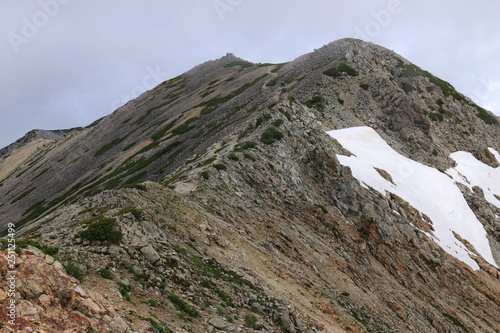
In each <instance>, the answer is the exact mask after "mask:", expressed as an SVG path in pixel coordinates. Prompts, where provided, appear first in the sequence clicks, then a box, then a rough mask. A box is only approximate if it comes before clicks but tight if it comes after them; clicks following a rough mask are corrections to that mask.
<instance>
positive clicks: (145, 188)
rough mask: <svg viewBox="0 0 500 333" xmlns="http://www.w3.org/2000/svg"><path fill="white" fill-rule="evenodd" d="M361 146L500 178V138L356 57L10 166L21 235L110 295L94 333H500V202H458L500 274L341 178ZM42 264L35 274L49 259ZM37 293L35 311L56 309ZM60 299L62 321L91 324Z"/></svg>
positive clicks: (223, 74)
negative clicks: (378, 141) (361, 139)
mask: <svg viewBox="0 0 500 333" xmlns="http://www.w3.org/2000/svg"><path fill="white" fill-rule="evenodd" d="M354 126H370V127H371V128H373V129H375V130H376V131H377V133H378V134H379V135H380V136H381V137H382V138H383V139H384V140H385V141H386V142H387V143H389V145H390V146H391V147H392V148H393V149H394V150H395V151H397V152H398V153H399V154H401V155H403V156H406V157H408V158H411V159H412V160H414V161H417V162H419V163H421V164H423V165H427V166H429V167H432V168H435V169H436V170H440V171H441V172H444V171H446V170H449V169H450V168H452V167H454V166H455V161H454V160H453V159H452V158H451V157H450V154H451V153H454V152H457V151H466V152H470V153H472V154H473V156H474V157H475V159H477V160H478V161H479V162H480V163H481V165H485V166H487V167H489V168H491V170H498V169H497V168H498V166H499V162H500V161H499V160H498V156H496V155H495V153H494V152H499V151H500V142H499V136H498V118H496V117H495V116H493V115H491V114H490V113H489V112H487V111H486V110H483V109H482V108H480V107H479V106H477V105H475V104H474V103H473V102H472V101H471V100H470V99H468V98H467V97H465V96H463V95H461V94H460V93H458V92H457V91H455V89H454V88H453V87H452V86H450V85H449V84H448V83H446V82H444V81H442V80H440V79H439V78H436V77H435V76H433V75H432V74H430V73H428V72H426V71H424V70H422V69H420V68H418V67H417V66H415V65H413V64H411V63H409V62H408V61H407V60H405V59H403V58H401V57H400V56H398V55H396V54H395V53H393V52H391V51H389V50H386V49H384V48H382V47H379V46H376V45H373V44H370V43H364V42H361V41H357V40H350V39H347V40H340V41H337V42H334V43H331V44H329V45H326V46H324V47H323V48H321V49H319V50H315V51H314V52H313V53H310V54H307V55H304V56H302V57H300V58H298V59H296V60H294V61H292V62H290V63H286V64H278V65H273V64H252V63H249V62H246V61H244V60H242V59H240V58H236V57H234V56H233V55H231V54H228V55H226V56H225V57H223V58H221V59H219V60H215V61H209V62H207V63H204V64H202V65H199V66H197V67H195V68H194V69H192V70H191V71H189V72H187V73H185V74H183V75H181V76H179V77H177V78H174V79H172V80H170V81H167V82H165V83H163V84H161V85H159V86H158V87H156V88H155V89H153V90H151V91H149V92H146V93H145V94H143V95H142V96H140V97H139V98H137V99H135V100H133V101H131V102H129V103H128V104H127V105H125V106H123V107H122V108H120V109H118V110H117V111H115V112H114V113H113V114H111V115H110V116H108V117H105V118H103V119H102V120H100V121H98V122H96V123H94V124H92V125H91V126H89V127H87V128H83V129H78V130H77V131H75V132H72V133H65V134H64V135H61V137H46V136H35V137H33V138H30V139H28V140H23V141H22V142H19V144H18V145H16V146H15V147H11V148H10V149H9V150H8V152H7V153H2V160H1V161H0V165H1V167H0V170H2V171H1V172H0V181H1V183H0V184H1V186H0V192H1V193H2V196H1V197H0V214H1V216H2V217H3V218H2V221H1V223H2V224H3V227H5V226H6V225H7V223H16V224H17V227H16V237H17V239H18V240H19V245H21V246H26V245H28V244H30V245H31V246H35V247H38V248H40V249H41V250H43V251H45V252H49V253H50V254H52V255H53V256H55V257H56V258H57V259H58V260H59V261H60V262H61V263H62V266H63V267H65V269H66V271H67V272H68V273H70V274H72V275H73V276H76V278H78V280H79V281H76V280H71V283H74V284H80V285H81V286H82V288H83V290H85V292H86V293H87V294H89V295H95V296H94V298H93V300H94V301H95V300H96V299H97V300H98V302H97V304H98V306H97V307H99V309H101V310H99V311H97V312H92V313H90V312H83V315H82V316H84V317H85V318H84V321H82V323H83V324H82V326H80V328H79V329H84V330H87V331H88V332H91V331H92V330H93V331H96V332H101V331H102V332H107V330H109V329H110V328H109V327H110V326H109V325H111V324H112V323H113V322H114V323H117V322H119V323H121V324H122V323H123V322H122V320H125V322H126V324H127V327H124V326H123V325H122V326H120V327H115V328H111V329H112V330H114V331H116V332H128V331H130V332H133V331H136V332H146V331H152V332H155V331H156V332H169V331H171V330H172V331H175V332H183V331H193V332H206V331H217V330H227V331H267V332H280V331H289V332H319V331H323V332H349V331H353V332H366V331H368V332H476V331H481V332H496V331H498V330H499V329H500V321H499V319H498V316H497V315H496V313H498V311H499V309H500V295H499V293H498V290H500V283H499V270H498V268H497V267H496V266H495V265H494V263H495V262H494V261H496V263H500V227H499V223H498V216H500V207H499V206H498V205H495V202H494V201H491V200H490V201H488V200H487V196H486V195H485V192H486V193H487V194H488V193H489V192H488V191H489V189H484V190H483V189H482V188H480V187H478V186H476V187H473V186H470V189H469V187H468V186H465V185H457V186H459V187H460V190H461V191H462V192H463V196H464V198H465V200H467V203H468V205H469V206H470V209H472V211H473V212H474V214H475V215H476V217H477V219H478V221H480V223H481V224H482V226H483V227H484V230H485V232H486V233H487V236H488V245H489V247H490V248H491V253H492V256H493V260H490V262H488V261H487V260H485V259H484V258H483V257H482V256H480V255H478V253H477V251H476V249H474V248H473V247H472V246H471V244H470V243H468V241H467V237H468V235H465V234H455V238H456V242H457V243H459V244H462V245H461V246H463V247H467V249H468V251H469V252H470V254H471V258H472V259H473V261H474V262H475V263H477V267H479V268H480V269H477V270H476V269H473V268H474V267H471V266H470V265H467V264H466V263H464V262H463V261H461V260H459V259H458V258H456V257H455V256H453V255H450V254H448V253H447V252H445V251H444V250H443V248H442V247H441V246H439V245H438V244H437V243H436V242H435V241H433V240H432V232H433V224H436V222H437V221H434V222H433V221H431V220H430V219H429V218H427V217H426V216H425V215H424V214H423V212H420V211H418V210H417V209H415V207H413V206H412V205H411V204H410V203H409V202H407V201H405V200H404V199H403V198H401V197H399V196H397V195H395V193H385V194H383V193H380V192H378V191H375V190H373V189H372V188H370V187H368V186H366V185H365V184H363V183H360V181H359V180H358V179H356V178H355V177H354V176H353V173H352V172H351V170H350V168H348V167H346V166H344V165H343V164H342V163H340V162H339V158H338V155H347V156H348V155H350V154H351V153H350V152H349V151H348V150H346V149H345V148H344V147H343V146H342V145H341V144H340V143H339V142H337V141H336V140H335V139H333V138H332V137H331V136H329V135H328V134H327V133H326V131H327V130H333V129H340V128H350V127H354ZM479 162H478V163H479ZM488 170H489V169H488ZM377 171H378V172H379V173H380V175H381V177H384V178H385V179H387V180H388V181H389V180H390V179H391V175H390V174H388V173H387V171H385V170H377ZM495 172H496V171H492V173H495ZM141 182H142V183H141ZM464 183H465V184H466V185H467V184H468V183H466V182H464ZM492 195H499V194H498V193H493V192H492ZM446 199H447V198H446V197H443V198H442V200H446ZM497 199H498V198H497ZM492 202H493V203H492ZM457 218H460V216H458V217H457ZM21 239H23V241H20V240H21ZM26 251H28V252H24V254H22V253H21V256H24V257H21V258H22V259H21V260H20V261H19V263H18V265H19V266H18V267H19V268H18V269H19V270H24V267H25V265H26V262H27V261H26V260H35V259H36V258H35V259H32V257H30V253H33V251H35V250H33V249H31V251H32V252H29V251H30V250H29V249H28V250H26ZM49 261H50V260H49ZM38 264H39V265H43V263H42V261H41V260H39V263H38V262H37V265H38ZM45 265H47V268H46V269H48V270H49V269H52V268H51V267H48V266H50V265H49V264H48V263H46V264H45ZM41 269H42V268H40V270H41ZM44 269H45V268H44ZM61 274H62V273H61ZM19 281H21V282H19V288H18V289H19V290H20V291H19V292H18V294H17V297H18V299H22V300H23V302H24V301H26V302H31V303H30V304H31V306H34V307H35V308H36V307H37V306H43V304H41V303H40V304H39V299H40V297H41V296H38V299H37V300H36V301H33V300H32V299H33V298H32V297H31V296H29V295H28V294H27V293H24V292H22V290H25V289H26V288H29V286H27V283H25V282H24V280H22V279H20V280H19ZM73 287H74V285H72V286H71V287H68V288H70V289H71V288H73ZM23 288H24V289H23ZM45 294H47V295H49V296H50V297H54V298H55V299H57V304H59V305H60V310H59V308H57V309H58V310H57V311H62V313H65V314H67V315H74V314H73V313H72V312H71V311H80V310H78V309H79V308H78V307H74V306H72V305H68V303H66V300H65V299H61V298H60V297H59V296H58V293H57V291H54V290H51V291H47V292H46V293H45ZM80 296H81V295H79V296H78V297H80ZM30 297H31V298H30ZM58 297H59V298H58ZM82 297H83V298H85V297H86V296H82ZM87 298H88V297H87ZM87 298H85V299H87ZM6 301H7V298H5V299H4V300H3V303H2V304H3V306H6V303H5V302H6ZM106 302H108V303H106ZM76 303H78V302H76ZM23 304H24V303H23ZM108 304H111V305H108ZM37 311H39V310H37ZM57 311H56V312H57ZM80 312H81V311H80ZM80 312H79V313H78V315H80ZM104 314H106V315H104ZM21 315H23V314H22V313H21ZM106 316H107V317H106ZM23 318H24V316H23ZM82 318H83V317H82ZM26 320H27V321H29V323H26V322H24V321H23V323H22V325H23V326H22V327H23V328H24V329H26V327H28V326H29V325H31V326H32V327H34V329H46V328H45V327H44V326H41V325H43V323H41V321H37V320H34V319H33V318H27V319H26ZM82 320H83V319H82ZM106 325H107V326H106ZM60 329H61V331H63V328H60ZM64 329H70V327H65V328H64Z"/></svg>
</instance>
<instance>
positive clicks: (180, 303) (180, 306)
mask: <svg viewBox="0 0 500 333" xmlns="http://www.w3.org/2000/svg"><path fill="white" fill-rule="evenodd" d="M168 299H169V300H170V302H172V304H173V305H174V306H175V308H176V309H177V310H179V311H182V312H185V313H187V314H188V315H190V316H191V317H197V316H198V311H197V310H196V309H195V308H193V307H192V306H191V305H189V304H188V303H187V302H186V301H184V300H183V299H182V298H180V297H179V296H177V295H175V294H170V295H168Z"/></svg>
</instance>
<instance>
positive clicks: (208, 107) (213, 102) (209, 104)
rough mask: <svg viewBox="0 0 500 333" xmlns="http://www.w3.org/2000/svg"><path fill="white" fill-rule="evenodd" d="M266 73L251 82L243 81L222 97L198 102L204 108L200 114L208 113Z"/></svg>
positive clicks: (260, 78)
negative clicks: (239, 85)
mask: <svg viewBox="0 0 500 333" xmlns="http://www.w3.org/2000/svg"><path fill="white" fill-rule="evenodd" d="M267 75H268V74H267V73H266V74H264V75H262V76H259V77H258V78H256V79H255V80H253V81H252V82H248V83H245V84H244V85H243V86H241V87H240V88H238V89H236V90H233V91H232V92H231V93H229V95H227V96H224V97H214V98H212V99H210V100H208V101H206V102H203V103H201V104H199V105H198V106H205V109H203V111H202V114H209V113H210V112H212V111H213V110H215V109H217V108H218V107H219V106H220V105H221V104H222V103H225V102H227V101H229V100H231V99H233V98H234V97H236V96H238V95H240V94H242V93H243V92H244V91H245V90H247V89H248V88H250V87H252V86H253V85H255V84H256V83H257V82H259V81H260V80H262V79H263V78H265V77H266V76H267Z"/></svg>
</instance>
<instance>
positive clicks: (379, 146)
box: [327, 127, 500, 270]
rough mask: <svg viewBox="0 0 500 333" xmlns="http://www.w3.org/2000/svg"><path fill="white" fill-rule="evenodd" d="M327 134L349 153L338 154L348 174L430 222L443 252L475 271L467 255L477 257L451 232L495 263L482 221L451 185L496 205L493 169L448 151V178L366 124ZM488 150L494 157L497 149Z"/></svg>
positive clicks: (497, 177)
mask: <svg viewBox="0 0 500 333" xmlns="http://www.w3.org/2000/svg"><path fill="white" fill-rule="evenodd" d="M327 133H328V134H329V135H330V136H332V137H333V138H335V139H336V140H337V141H338V142H339V143H340V144H341V145H342V146H343V147H344V148H345V149H347V150H349V152H350V153H351V154H352V156H344V155H337V157H338V159H339V161H340V163H341V164H342V165H345V166H349V167H350V168H351V170H352V174H353V176H354V177H355V178H356V179H358V180H359V181H360V182H361V185H362V186H364V187H366V188H373V189H374V190H376V191H378V192H380V193H381V194H382V195H386V194H387V192H390V193H393V194H396V195H397V196H399V197H401V198H403V199H404V200H405V201H407V202H408V203H409V204H410V205H412V206H413V207H414V208H415V209H417V210H418V211H420V213H423V214H425V215H427V216H428V217H429V218H430V219H431V220H432V223H433V225H432V226H433V228H434V231H433V232H432V233H431V234H429V233H426V234H427V235H428V236H429V237H431V238H432V239H433V240H434V241H435V242H436V243H437V244H439V245H440V246H441V247H442V248H443V250H444V251H446V252H447V253H449V254H450V255H452V256H454V257H456V258H457V259H459V260H461V261H463V262H464V263H466V264H467V265H469V266H470V267H471V268H472V269H474V270H479V265H478V264H477V262H476V261H475V260H473V259H472V258H471V257H476V255H475V254H474V253H472V252H471V251H469V250H468V249H467V248H466V247H465V245H464V244H462V242H460V241H459V240H458V239H457V238H456V237H455V236H454V235H453V232H455V233H456V234H458V235H459V236H460V237H461V238H463V239H465V240H467V241H468V242H469V243H470V244H471V245H473V246H474V248H475V249H476V251H477V252H478V253H479V254H480V255H481V256H482V257H483V258H484V259H485V260H486V261H487V262H488V263H490V264H492V265H493V266H495V267H498V266H497V264H496V262H495V260H494V259H493V255H492V252H491V248H490V245H489V241H488V239H487V237H486V231H485V230H484V228H483V225H482V224H481V222H480V221H479V220H478V219H477V217H476V215H475V214H474V212H473V211H472V210H471V209H470V208H469V206H468V204H467V202H466V201H465V198H464V196H463V194H462V192H461V191H460V189H459V188H458V186H457V185H456V183H455V181H457V182H460V183H463V184H466V185H467V186H469V187H472V186H480V187H481V188H483V190H484V193H485V196H486V198H487V200H488V201H490V200H491V201H490V202H492V203H493V204H495V205H497V206H499V205H500V201H499V200H498V199H497V198H495V194H500V190H499V189H500V187H499V186H500V170H499V169H498V168H497V169H495V168H491V167H489V166H487V165H485V164H483V163H481V162H480V161H478V160H476V159H475V158H474V157H472V155H470V154H469V153H463V152H458V153H454V154H453V155H452V158H453V159H454V160H455V161H456V162H457V167H456V168H454V169H450V170H448V171H447V172H448V173H449V174H450V176H448V175H447V174H445V173H442V172H440V171H438V170H437V169H434V168H432V167H429V166H426V165H423V164H421V163H419V162H416V161H413V160H411V159H409V158H407V157H405V156H403V155H401V154H399V153H398V152H396V151H395V150H394V149H392V148H391V147H390V146H389V145H388V144H387V143H386V142H385V141H384V139H382V137H380V136H379V135H378V133H377V132H376V131H375V130H373V129H372V128H370V127H352V128H346V129H341V130H333V131H329V132H327ZM492 153H493V154H494V155H495V154H496V155H495V156H496V157H497V158H499V155H498V153H496V152H494V151H492ZM471 157H472V159H471ZM375 168H377V169H381V170H384V171H386V172H387V173H388V174H389V175H390V176H391V178H392V182H391V181H389V180H387V179H385V178H384V177H382V176H381V175H380V173H379V172H378V171H377V170H376V169H375ZM460 175H462V177H461V176H460ZM452 177H453V178H452ZM386 178H388V177H386ZM499 207H500V206H499Z"/></svg>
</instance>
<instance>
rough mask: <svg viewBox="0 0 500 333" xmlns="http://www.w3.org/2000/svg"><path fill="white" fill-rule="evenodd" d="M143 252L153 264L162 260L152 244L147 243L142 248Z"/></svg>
mask: <svg viewBox="0 0 500 333" xmlns="http://www.w3.org/2000/svg"><path fill="white" fill-rule="evenodd" d="M141 253H142V254H143V255H144V256H145V257H146V259H147V260H149V261H150V262H151V263H152V264H154V263H156V262H157V261H158V260H160V256H159V255H158V252H156V250H155V249H154V248H153V247H152V246H151V245H147V246H145V247H143V248H142V249H141Z"/></svg>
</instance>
